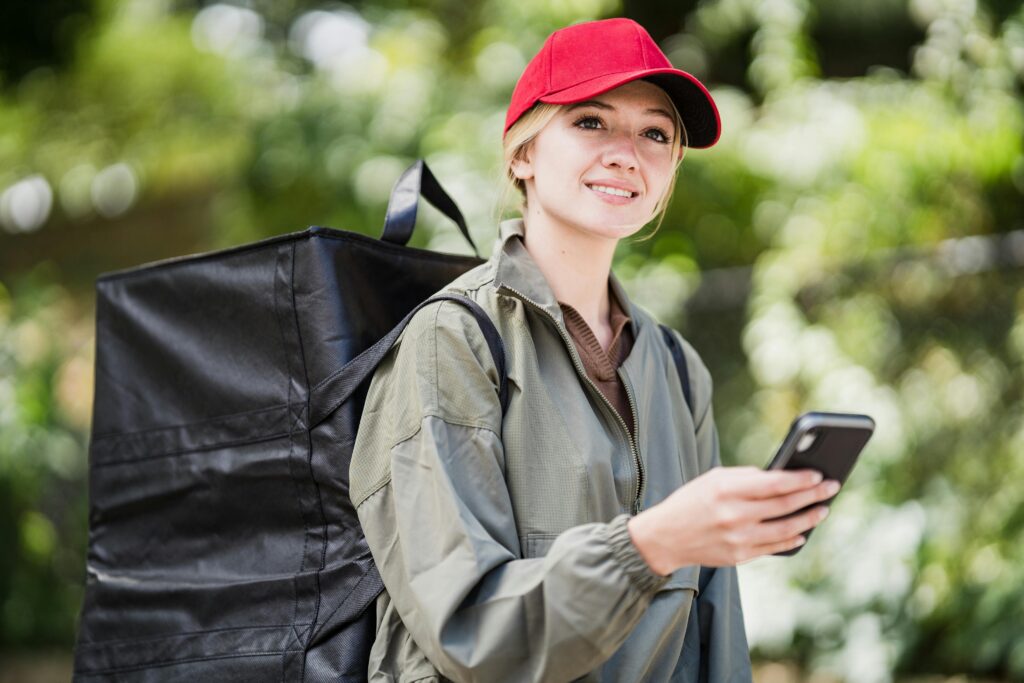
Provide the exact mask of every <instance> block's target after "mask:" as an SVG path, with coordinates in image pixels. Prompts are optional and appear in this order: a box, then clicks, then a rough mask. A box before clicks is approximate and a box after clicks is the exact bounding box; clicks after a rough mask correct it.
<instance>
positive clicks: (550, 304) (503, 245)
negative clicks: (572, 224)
mask: <svg viewBox="0 0 1024 683" xmlns="http://www.w3.org/2000/svg"><path fill="white" fill-rule="evenodd" d="M525 236H526V226H525V224H524V223H523V219H522V218H509V219H507V220H504V221H502V222H501V223H500V225H499V226H498V239H497V240H496V241H495V243H494V247H493V252H492V254H491V259H492V260H493V261H494V262H495V275H494V284H495V286H496V287H499V288H500V287H503V286H504V287H507V288H509V289H512V290H514V291H515V292H517V293H519V294H520V295H522V296H524V297H526V298H527V299H530V300H531V301H532V302H533V303H535V304H536V305H538V306H539V307H540V308H542V309H544V310H545V311H547V312H548V313H549V314H551V316H552V317H553V318H554V319H555V320H557V321H558V322H559V324H561V325H563V326H564V325H565V319H564V318H563V315H562V309H561V307H560V306H559V304H558V300H557V299H555V294H554V292H552V291H551V286H550V285H549V284H548V281H547V279H546V278H545V277H544V274H543V273H542V272H541V271H540V268H538V267H537V263H536V262H535V261H534V260H533V257H531V256H530V252H528V251H527V250H526V245H525V244H523V237H525ZM608 282H609V286H610V287H611V290H612V293H613V294H614V295H615V297H616V298H617V299H618V301H619V305H620V306H621V307H622V310H623V312H624V313H625V314H626V315H628V316H629V318H630V323H631V324H632V325H633V333H634V335H636V334H637V333H638V332H639V325H640V321H639V320H638V317H637V312H636V308H635V307H634V305H633V302H632V301H630V300H629V297H628V296H626V290H625V289H624V288H623V287H622V284H621V283H620V282H619V279H618V278H617V277H615V273H614V272H611V273H609V274H608Z"/></svg>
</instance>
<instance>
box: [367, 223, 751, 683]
mask: <svg viewBox="0 0 1024 683" xmlns="http://www.w3.org/2000/svg"><path fill="white" fill-rule="evenodd" d="M522 234H523V224H522V220H521V219H513V220H508V221H504V222H503V223H502V224H501V230H500V237H499V240H498V242H497V243H496V244H495V247H494V253H493V255H492V257H491V258H490V260H488V261H487V262H486V263H484V264H482V265H481V266H479V267H477V268H474V269H473V270H471V271H469V272H468V273H466V274H465V275H463V276H462V277H460V278H458V279H457V280H455V281H454V282H453V283H451V284H450V285H449V286H448V287H446V290H450V291H457V292H461V293H464V294H466V295H467V296H469V297H471V298H472V299H474V300H475V301H476V302H477V303H479V304H480V305H481V306H482V307H483V308H484V310H486V311H487V312H488V313H489V314H490V316H491V318H492V320H493V321H494V322H495V324H496V326H497V327H498V331H499V332H500V333H501V336H502V339H503V341H504V343H505V352H506V362H507V365H508V382H509V391H510V402H509V406H508V411H507V412H505V413H504V414H503V413H502V410H501V406H500V403H499V401H498V394H497V386H498V375H497V370H496V368H495V365H494V362H493V360H492V357H491V354H490V352H489V350H488V348H487V344H486V341H485V339H484V336H483V334H482V332H481V331H480V329H479V327H478V325H477V323H476V321H475V319H474V318H473V317H472V315H471V314H470V313H469V312H468V311H467V310H465V309H464V308H463V307H462V306H460V305H458V304H456V303H452V302H441V303H437V304H432V305H430V306H427V307H425V308H423V309H422V310H421V311H419V313H417V314H416V315H415V316H414V317H413V319H412V321H411V322H410V324H409V326H408V328H406V330H405V331H404V332H403V334H402V336H401V337H400V338H399V341H398V343H397V345H396V347H395V349H394V350H393V351H392V352H391V353H390V354H389V355H388V356H387V357H386V358H385V360H384V362H383V363H382V364H381V366H380V367H379V369H378V370H377V372H376V374H375V375H374V378H373V381H372V383H371V386H370V389H369V393H368V396H367V400H366V407H365V410H364V412H363V415H362V420H361V423H360V428H359V433H358V437H357V439H356V444H355V451H354V455H353V459H352V466H351V470H350V474H351V497H352V501H353V503H354V504H355V505H356V508H357V511H358V514H359V520H360V522H361V523H362V526H363V529H364V531H365V533H366V538H367V540H368V542H369V545H370V549H371V551H372V552H373V555H374V558H375V559H376V561H377V565H378V568H379V570H380V573H381V576H382V578H383V580H384V585H385V588H386V590H385V592H384V593H383V594H382V595H381V597H380V598H379V599H378V602H377V637H376V641H375V644H374V646H373V651H372V653H371V659H370V672H369V673H370V680H371V681H402V682H405V681H409V682H412V681H441V680H449V679H450V680H454V681H486V682H488V683H494V682H497V681H571V680H582V681H602V682H610V681H621V682H623V683H626V682H628V683H635V682H636V681H713V682H716V683H717V682H722V683H724V682H726V681H729V682H732V681H749V680H751V671H750V659H749V653H748V650H747V643H746V637H745V635H744V629H743V613H742V609H741V606H740V596H739V589H738V586H737V582H736V570H735V568H734V567H726V568H718V569H713V568H705V569H703V570H702V568H701V567H699V566H687V567H683V568H681V569H679V570H678V571H676V572H675V573H674V574H672V575H671V576H669V577H661V576H658V575H657V574H654V573H653V572H652V571H651V570H650V569H649V568H648V566H647V564H646V563H645V562H644V561H643V558H642V557H640V555H639V553H638V552H637V550H636V548H635V547H634V546H633V544H632V542H631V541H630V537H629V533H628V530H627V528H626V522H627V521H628V519H629V516H630V515H631V514H636V513H638V512H639V511H640V510H642V509H644V508H646V507H650V506H651V505H654V504H656V503H657V502H659V501H660V500H662V499H664V498H665V497H666V496H668V495H669V494H670V493H671V492H672V491H674V490H675V489H676V488H678V487H679V486H681V485H682V484H684V483H686V482H687V481H689V480H691V479H693V478H694V477H696V476H698V475H699V474H701V473H702V472H705V471H707V470H708V469H710V468H712V467H715V466H717V465H719V464H720V461H719V454H718V436H717V432H716V430H715V424H714V418H713V415H712V410H711V376H710V374H709V372H708V370H707V367H706V366H705V365H704V363H703V362H702V361H701V359H700V357H699V356H698V355H697V352H696V351H695V350H694V349H693V347H692V346H690V345H689V344H688V343H686V342H685V340H683V339H682V337H681V336H678V335H677V337H678V339H679V341H680V344H681V346H682V348H683V349H684V352H685V354H686V357H687V362H688V364H689V368H690V377H691V390H692V395H693V400H694V403H695V411H694V414H695V415H697V419H696V424H694V420H693V419H692V418H691V413H690V410H689V408H688V407H687V405H686V402H685V399H684V396H683V392H682V388H681V387H680V385H679V377H678V374H677V371H676V367H675V365H674V363H673V361H672V357H671V354H670V352H669V350H668V348H667V346H666V345H665V343H664V340H663V339H662V337H661V333H660V330H659V329H658V325H657V321H656V320H655V319H654V318H653V317H652V316H651V315H650V314H649V313H647V312H646V311H644V310H643V309H641V308H639V307H638V306H636V305H635V304H633V303H632V302H630V301H629V299H628V297H627V296H626V294H625V292H624V291H623V289H622V287H621V285H620V283H619V282H618V281H617V280H616V278H615V276H614V275H612V276H611V286H612V287H613V289H614V292H615V294H616V295H617V296H618V298H619V301H620V302H622V303H623V305H624V306H625V307H626V308H627V312H628V314H629V315H630V317H631V318H632V323H631V324H633V325H634V328H633V329H634V333H635V339H636V341H635V343H634V346H633V349H632V351H631V353H630V355H629V356H628V357H627V358H626V360H625V361H624V362H623V364H622V366H621V368H620V369H619V375H620V376H621V378H622V380H623V383H624V384H625V386H626V390H627V394H628V396H629V400H630V405H631V408H632V409H633V418H634V424H635V425H636V439H635V440H634V439H633V438H632V437H631V436H630V434H629V432H628V431H627V429H626V425H625V422H624V421H623V419H622V417H621V416H620V415H618V413H617V412H616V411H615V409H614V408H613V407H612V405H611V404H610V403H609V402H608V401H607V400H606V399H605V398H604V396H603V395H602V394H601V393H600V391H598V390H597V388H596V387H595V386H594V385H593V383H592V382H591V381H590V379H589V378H588V377H587V376H586V373H585V371H584V369H583V364H582V361H581V360H580V358H579V354H578V353H577V351H576V348H575V346H574V345H573V343H572V339H571V337H570V336H569V333H568V331H567V330H566V328H565V325H564V322H563V319H562V312H561V309H560V308H559V306H558V302H557V301H556V300H555V297H554V295H553V294H552V292H551V289H550V287H549V286H548V284H547V281H546V280H545V279H544V276H543V275H542V274H541V272H540V270H539V269H538V268H537V266H536V264H535V263H534V262H533V260H532V259H531V258H530V255H529V253H528V252H527V251H526V249H525V247H524V246H523V243H522V240H521V236H522ZM700 585H703V588H702V589H701V588H699V586H700Z"/></svg>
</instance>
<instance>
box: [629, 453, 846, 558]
mask: <svg viewBox="0 0 1024 683" xmlns="http://www.w3.org/2000/svg"><path fill="white" fill-rule="evenodd" d="M838 491H839V483H838V482H836V481H833V480H828V481H821V473H820V472H816V471H815V470H761V469H758V468H756V467H715V468H714V469H711V470H709V471H707V472H705V473H704V474H702V475H701V476H699V477H697V478H695V479H693V480H692V481H689V482H687V483H686V484H684V485H683V486H680V487H679V488H678V489H676V490H675V491H674V492H673V493H672V494H671V495H670V496H669V497H668V498H666V499H665V500H663V501H662V502H660V503H658V504H657V505H655V506H654V507H651V508H649V509H647V510H645V511H643V512H641V513H640V514H639V515H637V516H636V517H634V518H632V519H631V520H629V533H630V536H631V537H632V539H633V544H634V545H635V546H636V547H637V549H638V550H639V551H640V555H641V556H642V557H643V558H644V559H645V560H646V561H647V564H648V565H649V566H650V567H651V569H652V570H653V571H655V572H657V573H658V574H662V575H666V574H670V573H671V572H673V571H675V570H676V569H678V568H679V567H682V566H685V565H690V564H700V565H704V566H709V567H725V566H732V565H737V564H741V563H743V562H747V561H749V560H752V559H754V558H757V557H760V556H762V555H771V554H773V553H777V552H781V551H784V550H791V549H793V548H796V547H797V546H799V545H802V543H803V542H804V541H805V540H806V539H805V538H804V537H803V536H802V535H801V534H802V532H804V531H807V530H808V529H812V528H813V527H814V526H816V525H817V524H818V522H820V521H821V520H823V519H825V517H826V515H827V514H828V508H827V507H825V506H824V505H818V506H815V507H813V508H811V509H810V510H807V511H805V512H802V513H800V514H799V515H794V516H793V517H790V518H788V519H776V518H778V517H782V516H784V515H788V514H790V513H792V512H795V511H797V510H800V509H801V508H804V507H806V506H808V505H811V504H813V503H818V502H821V501H824V500H827V499H829V498H832V497H833V496H834V495H835V494H836V493H837V492H838Z"/></svg>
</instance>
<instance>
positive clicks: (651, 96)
mask: <svg viewBox="0 0 1024 683" xmlns="http://www.w3.org/2000/svg"><path fill="white" fill-rule="evenodd" d="M587 105H591V106H597V107H599V108H602V109H605V108H612V109H625V110H637V111H639V112H642V113H651V114H660V115H663V116H666V117H668V118H670V119H674V118H675V117H674V116H673V115H672V102H671V100H670V99H669V97H668V95H667V94H666V93H665V91H664V90H662V89H661V88H659V87H658V86H656V85H654V84H653V83H648V82H647V81H641V80H636V81H630V82H629V83H624V84H623V85H620V86H619V87H617V88H612V89H611V90H609V91H607V92H603V93H601V94H600V95H594V96H593V97H591V98H589V99H587V100H585V101H583V102H577V103H575V104H570V105H567V108H568V109H577V108H580V107H584V106H587Z"/></svg>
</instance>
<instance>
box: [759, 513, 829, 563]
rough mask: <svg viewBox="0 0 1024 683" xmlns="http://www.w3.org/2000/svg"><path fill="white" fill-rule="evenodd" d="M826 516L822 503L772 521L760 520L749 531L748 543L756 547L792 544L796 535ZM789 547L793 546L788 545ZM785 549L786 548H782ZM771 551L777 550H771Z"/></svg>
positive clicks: (815, 524)
mask: <svg viewBox="0 0 1024 683" xmlns="http://www.w3.org/2000/svg"><path fill="white" fill-rule="evenodd" d="M826 517H828V508H827V507H825V506H824V505H816V506H815V507H813V508H811V509H810V510H807V511H805V512H801V513H800V514H798V515H793V516H792V517H788V518H786V519H779V520H775V521H772V522H762V523H760V524H758V525H757V526H756V527H755V528H754V530H753V531H752V532H751V536H750V543H751V545H754V546H756V547H758V548H760V547H761V546H771V547H776V546H778V545H779V544H786V543H790V544H792V543H793V542H794V540H795V539H796V538H797V537H800V534H802V533H803V532H805V531H809V530H811V529H813V528H814V527H816V526H817V525H818V524H820V523H821V521H822V520H824V519H825V518H826ZM790 547H794V546H792V545H790ZM782 549H783V550H787V549H788V548H782ZM772 552H779V551H778V550H773V551H772Z"/></svg>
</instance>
